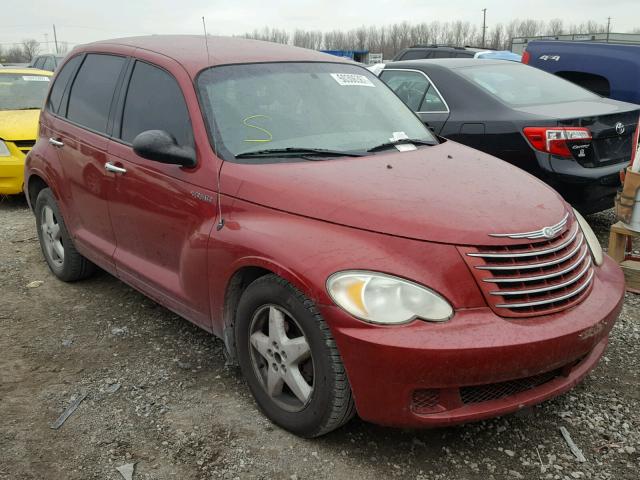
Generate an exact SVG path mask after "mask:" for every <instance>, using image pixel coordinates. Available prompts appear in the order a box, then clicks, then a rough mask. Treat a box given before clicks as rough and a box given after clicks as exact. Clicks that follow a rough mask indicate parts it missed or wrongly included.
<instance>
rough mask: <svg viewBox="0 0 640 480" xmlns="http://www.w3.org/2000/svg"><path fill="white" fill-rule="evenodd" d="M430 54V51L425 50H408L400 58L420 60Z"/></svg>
mask: <svg viewBox="0 0 640 480" xmlns="http://www.w3.org/2000/svg"><path fill="white" fill-rule="evenodd" d="M430 56H431V55H430V52H429V51H427V50H408V51H407V52H406V53H405V54H404V55H403V56H402V58H401V59H400V60H420V59H422V58H429V57H430Z"/></svg>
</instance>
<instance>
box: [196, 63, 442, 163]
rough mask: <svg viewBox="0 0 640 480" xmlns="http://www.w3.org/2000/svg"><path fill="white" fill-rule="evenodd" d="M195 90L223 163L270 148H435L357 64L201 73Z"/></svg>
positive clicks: (396, 100) (387, 91) (253, 66)
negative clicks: (400, 141)
mask: <svg viewBox="0 0 640 480" xmlns="http://www.w3.org/2000/svg"><path fill="white" fill-rule="evenodd" d="M198 88H199V92H200V97H201V99H202V103H203V107H204V110H205V115H206V117H207V122H208V124H209V131H210V132H213V134H214V136H215V139H214V142H213V144H214V145H215V147H216V149H217V150H218V154H219V155H221V156H222V157H223V158H224V159H225V160H232V161H238V160H237V159H236V158H235V156H236V155H239V154H246V153H247V152H252V151H261V150H266V149H284V148H295V149H297V148H305V149H324V150H332V151H344V152H355V151H358V152H366V151H367V150H369V149H370V148H373V147H376V146H378V145H380V144H382V143H388V142H389V141H391V140H393V139H396V138H410V139H416V140H422V141H424V142H429V143H433V144H436V143H438V142H437V140H436V139H435V137H434V136H433V134H431V132H429V130H427V128H426V127H425V126H424V125H423V124H422V122H420V120H419V119H418V118H417V117H416V116H415V115H414V114H413V113H412V112H411V111H410V110H409V109H408V108H407V107H406V106H405V105H404V104H403V103H402V101H401V100H400V99H399V98H398V97H397V96H396V95H395V94H394V93H393V92H392V91H391V90H390V89H389V88H388V87H387V86H385V85H384V84H383V83H382V82H381V81H380V80H378V78H377V77H376V76H375V75H373V74H371V73H370V72H369V71H368V70H366V69H364V68H362V67H358V66H355V65H348V64H340V63H262V64H243V65H228V66H222V67H213V68H209V69H208V70H205V71H203V72H202V73H201V74H200V75H199V77H198ZM254 161H256V160H255V159H254ZM262 161H263V162H264V161H265V160H264V159H262Z"/></svg>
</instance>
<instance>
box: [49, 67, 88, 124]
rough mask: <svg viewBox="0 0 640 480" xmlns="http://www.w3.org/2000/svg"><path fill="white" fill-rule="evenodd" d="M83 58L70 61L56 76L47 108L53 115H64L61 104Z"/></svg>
mask: <svg viewBox="0 0 640 480" xmlns="http://www.w3.org/2000/svg"><path fill="white" fill-rule="evenodd" d="M81 58H82V57H80V56H77V57H73V58H72V59H70V60H69V61H68V62H67V63H66V64H65V66H64V67H62V70H60V71H59V72H58V74H57V75H56V77H55V80H54V82H53V87H51V93H50V94H49V101H48V102H47V108H48V109H49V110H50V111H52V112H53V113H56V114H59V115H64V111H63V109H61V108H60V102H62V96H63V95H64V90H65V88H66V86H67V84H68V83H69V80H70V79H71V76H72V75H73V73H74V72H75V71H76V68H77V66H78V63H80V59H81Z"/></svg>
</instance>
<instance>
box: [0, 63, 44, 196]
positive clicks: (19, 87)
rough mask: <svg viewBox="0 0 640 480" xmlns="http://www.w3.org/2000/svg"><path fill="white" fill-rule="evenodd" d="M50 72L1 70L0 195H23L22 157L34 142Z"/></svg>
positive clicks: (14, 69) (27, 69)
mask: <svg viewBox="0 0 640 480" xmlns="http://www.w3.org/2000/svg"><path fill="white" fill-rule="evenodd" d="M52 75H53V73H52V72H47V71H45V70H36V69H33V68H20V69H18V68H0V195H13V194H17V193H22V184H23V182H24V157H25V156H26V155H27V153H29V150H31V147H33V145H34V144H35V142H36V137H37V134H38V119H39V118H40V109H41V108H42V105H43V104H44V99H45V97H46V96H47V91H48V90H49V81H50V77H51V76H52Z"/></svg>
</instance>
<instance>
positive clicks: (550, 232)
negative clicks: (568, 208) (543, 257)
mask: <svg viewBox="0 0 640 480" xmlns="http://www.w3.org/2000/svg"><path fill="white" fill-rule="evenodd" d="M568 219H569V212H567V213H565V215H564V217H562V220H560V221H559V222H558V223H556V224H555V225H550V226H548V227H542V228H541V229H540V230H534V231H532V232H521V233H490V234H489V236H490V237H500V238H513V239H521V238H528V239H531V240H537V239H541V238H548V239H551V238H553V237H555V236H556V235H558V234H559V233H560V232H561V231H562V229H563V228H564V226H565V225H566V224H567V220H568Z"/></svg>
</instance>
